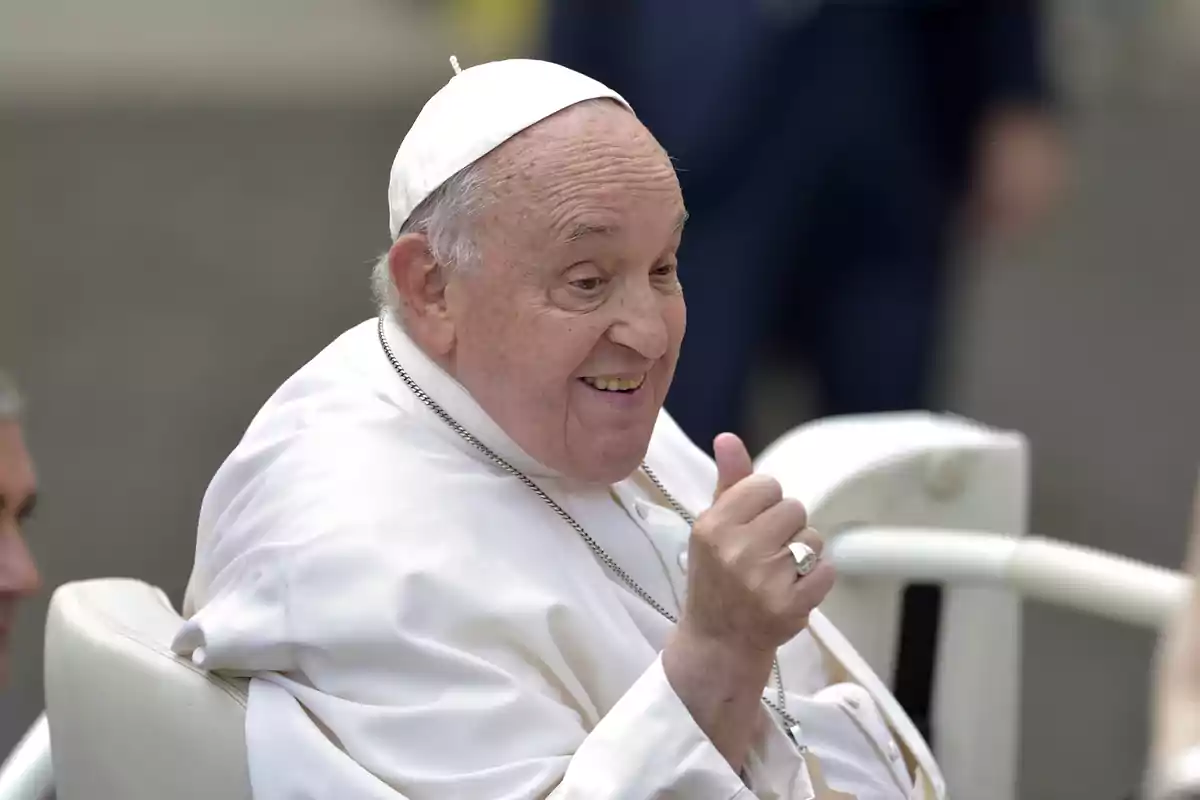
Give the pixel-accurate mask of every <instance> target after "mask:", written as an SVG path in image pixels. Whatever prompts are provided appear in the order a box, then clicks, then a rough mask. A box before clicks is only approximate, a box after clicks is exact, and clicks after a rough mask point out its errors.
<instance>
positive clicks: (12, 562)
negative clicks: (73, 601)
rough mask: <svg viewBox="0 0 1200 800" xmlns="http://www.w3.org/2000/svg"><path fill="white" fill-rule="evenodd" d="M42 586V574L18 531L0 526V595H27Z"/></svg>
mask: <svg viewBox="0 0 1200 800" xmlns="http://www.w3.org/2000/svg"><path fill="white" fill-rule="evenodd" d="M41 588H42V576H41V575H39V574H38V570H37V564H36V563H34V560H33V554H32V553H31V552H29V546H28V545H26V544H25V540H24V539H23V538H22V537H21V534H20V531H19V530H15V529H11V528H10V529H9V530H3V529H2V528H0V595H2V594H9V595H17V596H18V597H27V596H29V595H32V594H35V593H37V591H38V590H39V589H41Z"/></svg>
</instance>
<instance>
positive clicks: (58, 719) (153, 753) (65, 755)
mask: <svg viewBox="0 0 1200 800" xmlns="http://www.w3.org/2000/svg"><path fill="white" fill-rule="evenodd" d="M182 623H183V620H182V618H180V616H179V615H178V614H177V613H176V612H175V610H174V609H172V608H171V604H170V602H169V601H168V599H167V597H166V595H165V594H164V593H163V592H162V591H161V590H159V589H156V588H154V587H152V586H149V585H147V584H145V583H142V582H140V581H134V580H127V579H105V580H90V581H82V582H79V583H70V584H67V585H65V586H62V587H60V588H59V589H58V591H56V592H55V593H54V597H53V598H52V600H51V603H50V613H49V617H48V619H47V623H46V708H47V716H48V717H49V720H50V740H51V746H52V748H53V754H54V756H53V762H54V777H55V783H56V789H57V793H58V798H59V800H118V799H119V800H150V799H151V798H156V800H157V799H158V798H168V797H169V798H172V800H212V798H222V800H242V799H243V798H245V800H249V798H250V780H249V775H248V772H247V766H246V742H245V733H244V722H243V721H244V717H245V708H246V693H245V689H246V687H245V682H244V681H228V680H224V679H222V678H218V677H215V676H213V675H209V674H207V673H204V672H202V671H201V670H199V669H197V668H196V667H195V666H194V665H192V663H191V662H190V661H188V660H186V659H182V658H179V657H177V656H176V655H175V654H174V653H172V652H171V649H170V642H171V639H172V637H173V636H174V635H175V633H176V631H178V629H179V626H180V625H181V624H182Z"/></svg>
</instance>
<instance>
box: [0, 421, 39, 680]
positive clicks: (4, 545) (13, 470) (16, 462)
mask: <svg viewBox="0 0 1200 800" xmlns="http://www.w3.org/2000/svg"><path fill="white" fill-rule="evenodd" d="M36 490H37V480H36V478H35V477H34V473H33V463H32V461H31V460H30V458H29V452H28V451H27V450H26V449H25V440H24V438H23V437H22V436H21V428H20V426H19V425H18V424H17V423H15V422H11V421H8V422H4V421H0V685H3V684H4V683H5V682H6V681H7V679H8V671H9V661H8V659H9V653H8V642H9V636H10V633H11V631H12V626H13V621H14V619H15V617H16V611H17V604H18V603H19V602H20V601H21V600H22V599H23V598H25V597H28V596H29V595H31V594H33V593H34V592H36V591H37V590H38V588H39V587H40V585H41V579H40V578H39V577H38V572H37V567H36V566H35V565H34V563H33V556H32V555H30V553H29V548H28V547H26V545H25V539H24V537H23V535H22V532H21V525H22V523H23V522H24V521H25V520H26V519H28V517H29V515H30V514H31V513H32V512H33V505H34V502H35V501H36V498H37V495H36Z"/></svg>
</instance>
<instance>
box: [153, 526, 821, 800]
mask: <svg viewBox="0 0 1200 800" xmlns="http://www.w3.org/2000/svg"><path fill="white" fill-rule="evenodd" d="M393 534H394V531H389V532H386V533H385V532H382V531H378V530H377V531H375V532H373V533H372V532H367V533H362V534H360V533H350V534H342V533H340V532H339V533H338V534H336V535H322V536H316V537H313V538H308V539H304V540H302V542H303V543H301V544H295V545H288V546H285V547H275V548H270V549H268V550H266V551H263V550H259V549H254V550H251V551H250V552H248V553H244V554H242V555H240V556H239V558H238V559H237V560H236V561H234V562H232V563H230V564H229V565H228V566H227V567H226V568H225V569H223V570H219V571H218V574H217V575H216V576H215V578H214V580H213V581H212V584H211V586H212V588H213V591H212V592H211V593H209V594H208V596H207V598H206V599H205V600H204V601H203V602H202V603H201V607H200V608H199V610H198V612H197V613H196V614H195V615H194V616H193V618H192V619H191V620H190V621H189V622H188V623H187V625H186V626H185V628H184V629H183V630H182V631H181V633H180V635H179V637H178V639H177V642H176V648H177V650H179V651H180V652H187V653H191V654H192V657H193V659H194V660H195V661H196V662H197V663H198V664H199V665H200V666H202V667H204V668H208V669H215V670H222V671H230V672H236V673H241V674H251V675H254V676H255V677H256V680H254V681H252V689H251V693H250V700H249V704H248V708H247V744H248V749H249V759H250V771H251V780H252V783H253V787H254V794H255V797H256V798H257V800H284V799H285V798H286V799H287V800H292V799H293V798H314V800H315V799H317V798H322V799H324V798H329V799H330V800H334V799H336V800H343V798H348V797H355V798H360V797H361V798H378V800H397V798H408V800H426V799H427V798H429V799H432V798H439V799H440V798H462V800H476V799H477V800H485V799H486V800H500V799H501V798H505V799H508V800H525V799H526V798H542V797H552V798H563V799H564V800H565V799H566V798H571V799H572V800H575V799H578V800H592V799H593V798H595V799H597V800H598V799H599V798H652V797H656V798H657V797H686V798H693V799H694V800H709V799H711V800H732V799H734V798H738V799H739V800H745V799H748V798H753V797H761V798H781V799H783V798H786V799H787V800H793V799H795V800H804V799H805V798H809V797H811V790H810V789H809V786H808V780H807V774H806V773H805V772H804V770H803V769H802V767H801V766H800V765H801V763H802V761H801V759H799V758H798V757H788V756H786V755H784V756H783V757H779V755H780V754H783V753H784V752H785V750H786V748H789V747H790V744H788V743H787V742H786V739H783V740H782V742H781V737H783V734H782V732H780V731H779V729H778V728H776V727H775V726H774V725H767V726H764V727H765V729H766V731H767V733H766V735H765V741H763V742H760V743H759V744H758V745H757V746H756V749H755V752H754V753H753V754H752V755H751V758H750V761H749V764H748V778H749V783H750V785H751V786H754V787H755V792H756V793H752V792H751V790H750V789H748V788H747V786H746V784H745V783H743V781H742V780H741V778H740V777H739V776H738V775H736V774H735V773H734V772H733V771H732V769H731V768H730V767H729V765H728V763H727V762H726V761H725V759H724V758H723V757H722V756H721V754H720V753H719V752H718V751H717V750H716V748H715V747H714V746H713V745H712V743H711V742H710V741H709V740H708V738H707V737H706V736H705V735H704V733H703V732H702V731H701V730H700V728H699V727H698V726H697V725H696V724H695V722H694V720H693V719H692V717H691V715H690V714H689V712H688V711H687V709H686V707H685V706H684V705H683V703H682V701H681V700H680V699H679V697H678V696H677V695H676V694H675V692H674V691H673V690H672V688H671V686H670V684H669V683H668V681H667V679H666V676H665V675H664V673H663V670H662V666H661V662H660V661H659V660H657V659H656V660H654V661H653V662H652V663H651V664H650V665H649V667H648V668H647V669H646V670H645V672H644V673H643V674H642V675H641V677H640V678H638V679H637V680H636V681H635V682H634V684H633V685H632V686H631V687H630V688H629V689H628V691H626V692H625V694H624V695H623V696H621V697H620V699H619V700H617V701H616V702H615V704H613V705H612V706H611V707H610V708H607V709H605V710H603V711H601V710H599V709H597V708H595V707H593V706H592V705H591V701H590V699H589V698H588V697H587V693H586V692H585V691H584V690H583V688H582V686H583V684H584V683H585V681H582V680H581V675H580V673H581V672H586V671H588V670H604V669H605V664H604V663H603V660H598V659H596V658H595V657H594V655H595V653H594V652H592V653H589V652H588V648H589V647H594V646H595V645H594V642H595V641H596V640H597V638H598V637H594V636H591V635H590V634H591V633H592V632H591V631H589V628H590V627H593V626H594V620H592V619H590V618H589V617H588V616H587V614H586V613H581V612H580V609H579V608H578V607H576V606H573V605H572V604H571V603H570V602H564V600H563V599H562V598H561V597H558V596H556V595H555V592H554V591H552V590H551V589H553V588H554V587H547V586H546V585H544V584H542V583H540V582H538V581H537V580H536V576H537V575H538V574H539V573H537V572H536V571H535V572H534V573H533V575H534V577H535V579H534V580H529V575H528V574H518V573H519V572H523V571H522V570H520V568H519V565H518V564H516V563H515V562H510V563H496V562H495V561H494V560H492V557H491V556H487V555H482V556H480V557H479V559H478V560H474V559H472V558H471V557H470V556H469V555H468V556H465V557H464V555H463V552H462V550H461V548H458V547H452V546H448V547H446V548H445V550H442V549H440V548H439V547H438V545H437V541H438V540H437V539H436V537H435V538H434V539H432V540H431V541H432V543H431V544H429V545H428V546H423V547H421V548H418V549H417V550H416V551H414V552H411V553H410V555H411V559H407V558H406V559H400V560H397V559H395V558H393V557H389V556H388V553H395V552H396V549H395V548H394V547H392V546H390V543H388V544H389V546H387V547H381V540H380V539H379V538H378V537H387V536H392V535H393ZM529 557H533V556H532V554H531V555H530V556H529ZM489 562H490V563H489ZM498 587H503V588H498ZM764 713H765V712H764Z"/></svg>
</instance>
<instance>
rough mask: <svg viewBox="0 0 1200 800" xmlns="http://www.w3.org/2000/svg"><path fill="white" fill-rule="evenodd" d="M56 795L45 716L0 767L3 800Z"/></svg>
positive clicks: (40, 799) (33, 799)
mask: <svg viewBox="0 0 1200 800" xmlns="http://www.w3.org/2000/svg"><path fill="white" fill-rule="evenodd" d="M53 792H54V767H53V765H52V764H51V763H50V726H49V725H48V724H47V723H46V715H45V714H42V715H41V716H39V717H38V718H37V721H36V722H34V723H33V726H32V727H31V728H30V729H29V731H28V732H27V733H26V734H25V736H24V737H22V739H21V741H20V742H19V743H18V744H17V746H16V747H15V748H13V751H12V752H11V753H9V755H8V758H6V759H5V760H4V763H3V764H2V765H0V798H2V799H3V800H45V798H48V797H50V796H51V795H52V794H53Z"/></svg>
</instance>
